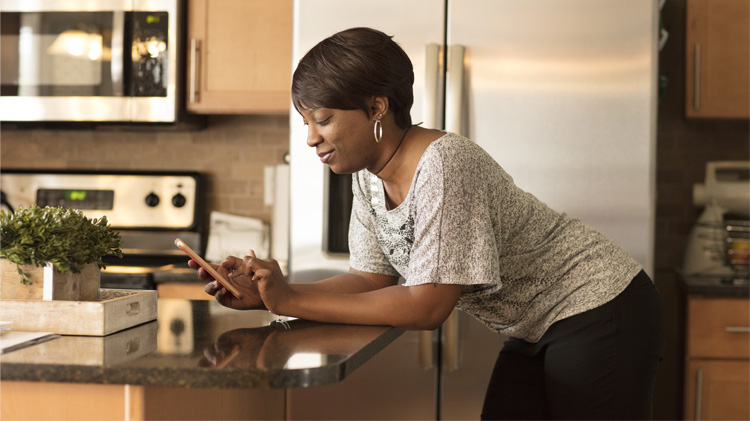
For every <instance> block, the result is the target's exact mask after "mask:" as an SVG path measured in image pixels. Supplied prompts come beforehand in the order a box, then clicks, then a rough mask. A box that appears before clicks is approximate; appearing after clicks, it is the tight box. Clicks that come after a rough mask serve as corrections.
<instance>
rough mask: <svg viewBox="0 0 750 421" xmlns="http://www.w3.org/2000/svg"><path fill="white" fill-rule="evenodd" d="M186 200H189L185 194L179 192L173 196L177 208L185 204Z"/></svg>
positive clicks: (173, 202)
mask: <svg viewBox="0 0 750 421" xmlns="http://www.w3.org/2000/svg"><path fill="white" fill-rule="evenodd" d="M185 202H187V199H185V196H183V195H182V193H177V194H176V195H174V196H172V204H173V205H174V207H176V208H181V207H183V206H185Z"/></svg>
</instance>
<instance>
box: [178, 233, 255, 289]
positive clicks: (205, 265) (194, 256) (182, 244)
mask: <svg viewBox="0 0 750 421" xmlns="http://www.w3.org/2000/svg"><path fill="white" fill-rule="evenodd" d="M174 244H175V245H176V246H177V247H179V249H180V250H182V251H184V252H185V254H187V255H188V256H190V258H191V259H193V260H194V261H195V263H198V264H199V265H200V266H201V267H202V268H203V269H205V270H206V271H207V272H208V273H209V275H211V276H213V278H214V279H216V280H217V281H218V282H219V283H220V284H221V285H222V286H223V287H224V288H226V289H227V291H229V292H231V293H232V295H234V296H235V297H237V299H240V300H241V299H242V294H240V292H239V291H238V290H237V288H235V287H234V286H232V284H231V283H230V282H229V280H227V279H226V278H224V277H223V276H221V275H220V274H219V272H217V271H216V270H215V269H214V268H213V267H212V266H211V265H209V264H208V262H206V261H205V260H203V259H202V258H201V257H200V256H198V253H196V252H195V251H194V250H193V249H191V248H190V246H188V245H187V244H185V242H184V241H182V240H180V239H179V238H176V239H175V240H174Z"/></svg>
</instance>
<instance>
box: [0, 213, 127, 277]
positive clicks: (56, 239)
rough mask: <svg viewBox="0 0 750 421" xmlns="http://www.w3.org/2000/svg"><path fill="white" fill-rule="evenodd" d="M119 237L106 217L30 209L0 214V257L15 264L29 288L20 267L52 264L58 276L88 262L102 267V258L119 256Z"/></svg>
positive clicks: (26, 274)
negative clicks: (58, 273) (91, 217)
mask: <svg viewBox="0 0 750 421" xmlns="http://www.w3.org/2000/svg"><path fill="white" fill-rule="evenodd" d="M121 245H122V238H120V234H119V233H118V232H117V231H114V230H113V229H112V227H111V226H110V225H109V224H108V223H107V217H106V216H103V217H101V218H100V219H98V220H97V219H88V218H87V217H86V216H85V215H84V214H83V212H81V211H79V210H75V209H65V208H57V207H49V206H48V207H44V208H40V207H39V206H36V205H34V206H32V207H28V208H18V209H16V211H15V212H9V211H0V257H4V258H6V259H8V261H9V262H12V263H15V264H16V268H17V269H18V273H19V274H20V275H21V283H23V284H25V285H31V281H30V279H29V277H30V275H29V274H28V273H26V272H24V271H23V270H22V269H21V267H22V266H23V265H34V266H39V267H42V266H46V265H47V264H48V263H51V264H52V265H54V267H55V269H57V270H58V271H59V272H60V273H63V274H65V273H69V272H73V273H79V272H80V271H81V269H83V267H84V266H85V265H87V264H89V263H96V265H97V266H98V267H99V268H104V267H105V266H104V262H103V261H102V257H103V256H105V255H107V254H112V255H115V256H118V257H122V250H121V249H120V246H121Z"/></svg>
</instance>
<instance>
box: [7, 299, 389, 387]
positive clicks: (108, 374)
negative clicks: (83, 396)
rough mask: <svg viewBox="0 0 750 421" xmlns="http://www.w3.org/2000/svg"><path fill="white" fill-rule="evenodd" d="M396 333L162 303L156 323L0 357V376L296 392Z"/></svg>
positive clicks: (342, 371) (348, 367) (212, 305)
mask: <svg viewBox="0 0 750 421" xmlns="http://www.w3.org/2000/svg"><path fill="white" fill-rule="evenodd" d="M402 333H403V331H402V330H401V329H397V328H392V327H386V326H354V325H338V324H325V323H317V322H311V321H306V320H297V319H291V320H290V319H286V318H279V317H277V316H275V315H273V314H271V313H269V312H267V311H262V310H252V311H237V310H232V309H227V308H225V307H222V306H221V305H219V304H218V303H216V302H215V301H198V300H195V301H193V300H179V299H160V300H158V318H157V320H155V321H152V322H149V323H146V324H142V325H139V326H135V327H132V328H130V329H126V330H123V331H120V332H116V333H113V334H111V335H108V336H104V337H86V336H61V337H59V338H57V339H53V340H50V341H48V342H43V343H40V344H37V345H33V346H30V347H27V348H23V349H19V350H16V351H12V352H9V353H7V354H3V355H2V356H0V379H2V380H4V381H5V380H19V381H42V382H70V383H100V384H132V385H145V386H166V387H194V388H263V389H271V388H295V387H307V386H314V385H324V384H330V383H335V382H338V381H341V380H343V379H344V378H345V377H346V376H347V375H349V374H350V373H351V372H352V371H354V370H355V369H356V368H357V367H359V366H361V365H362V364H364V363H365V362H366V361H368V360H369V359H370V358H372V357H373V356H375V355H376V354H377V353H378V352H380V351H381V350H382V349H383V348H385V347H386V346H387V345H388V344H390V343H391V342H392V341H393V340H395V339H396V338H397V337H398V336H400V335H401V334H402Z"/></svg>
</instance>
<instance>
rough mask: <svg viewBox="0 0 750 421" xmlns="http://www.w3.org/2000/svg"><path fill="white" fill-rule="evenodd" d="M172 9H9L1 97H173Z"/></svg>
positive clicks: (0, 37)
mask: <svg viewBox="0 0 750 421" xmlns="http://www.w3.org/2000/svg"><path fill="white" fill-rule="evenodd" d="M168 21H169V16H168V13H167V12H158V11H154V12H141V11H131V12H3V13H1V14H0V51H2V62H1V64H0V65H1V66H2V69H0V70H1V71H0V95H2V96H32V97H39V96H62V97H70V96H77V97H92V96H94V97H96V96H104V97H108V96H112V97H121V96H140V97H165V96H166V95H167V82H168V77H167V71H168V61H167V50H168V48H169V45H168V35H169V34H168Z"/></svg>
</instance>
